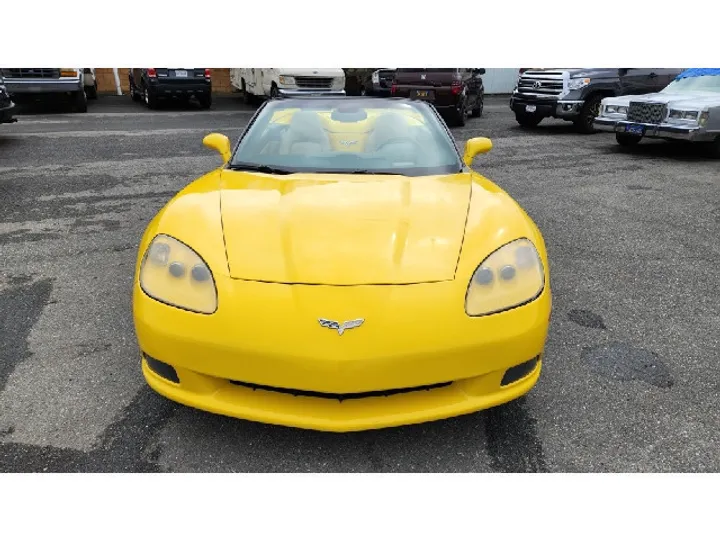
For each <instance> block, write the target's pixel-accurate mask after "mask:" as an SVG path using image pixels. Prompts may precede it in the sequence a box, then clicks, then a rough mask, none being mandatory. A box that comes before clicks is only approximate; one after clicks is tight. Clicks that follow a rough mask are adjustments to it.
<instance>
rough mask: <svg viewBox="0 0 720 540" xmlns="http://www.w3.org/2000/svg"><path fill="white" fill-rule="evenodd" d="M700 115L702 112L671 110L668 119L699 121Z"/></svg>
mask: <svg viewBox="0 0 720 540" xmlns="http://www.w3.org/2000/svg"><path fill="white" fill-rule="evenodd" d="M699 115H700V111H679V110H677V109H670V113H669V114H668V118H670V119H671V120H697V119H698V116H699Z"/></svg>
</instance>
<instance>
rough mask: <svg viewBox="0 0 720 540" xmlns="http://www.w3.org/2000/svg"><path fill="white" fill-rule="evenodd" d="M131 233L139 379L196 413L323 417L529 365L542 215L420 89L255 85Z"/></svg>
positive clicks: (381, 421)
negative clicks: (295, 91)
mask: <svg viewBox="0 0 720 540" xmlns="http://www.w3.org/2000/svg"><path fill="white" fill-rule="evenodd" d="M204 143H205V145H206V146H208V147H210V148H213V149H215V150H217V151H218V152H219V153H220V155H221V156H222V161H223V164H222V166H221V167H220V168H218V169H216V170H214V171H212V172H210V173H208V174H206V175H205V176H202V177H201V178H199V179H197V180H195V181H194V182H192V183H191V184H190V185H188V186H187V187H186V188H185V189H183V190H182V191H181V192H179V193H178V194H177V195H176V196H175V197H174V198H173V199H172V200H171V201H170V202H169V203H168V204H167V205H166V206H165V207H164V208H163V209H162V210H161V211H160V212H159V213H158V215H157V216H156V217H155V218H154V219H153V220H152V222H151V223H150V224H149V226H148V228H147V230H146V232H145V235H144V236H143V238H142V242H141V243H140V249H139V253H138V259H137V267H136V272H135V280H134V292H133V311H134V320H135V328H136V333H137V338H138V343H139V347H140V352H141V356H142V370H143V374H144V376H145V379H146V380H147V382H148V384H149V385H150V386H151V387H152V388H153V389H155V390H156V391H157V392H159V393H160V394H162V395H164V396H166V397H168V398H169V399H172V400H175V401H177V402H180V403H183V404H185V405H188V406H190V407H195V408H198V409H202V410H205V411H210V412H213V413H218V414H222V415H227V416H231V417H236V418H243V419H248V420H254V421H259V422H266V423H271V424H280V425H287V426H295V427H301V428H309V429H317V430H324V431H357V430H365V429H374V428H382V427H389V426H398V425H403V424H413V423H420V422H425V421H430V420H437V419H442V418H448V417H452V416H456V415H461V414H467V413H471V412H474V411H478V410H481V409H486V408H488V407H493V406H496V405H500V404H502V403H505V402H507V401H510V400H513V399H515V398H517V397H519V396H521V395H523V394H525V393H526V392H528V391H529V390H530V389H531V388H532V387H533V386H534V385H535V383H536V381H537V380H538V377H539V375H540V369H541V364H542V359H543V350H544V347H545V340H546V337H547V331H548V326H549V319H550V312H551V296H550V282H549V275H548V260H547V254H546V251H545V244H544V241H543V238H542V236H541V234H540V231H539V230H538V229H537V227H536V226H535V224H534V223H533V222H532V220H531V219H530V218H529V217H528V216H527V214H526V213H525V212H524V211H523V210H522V209H521V208H520V207H519V205H518V204H517V203H516V202H515V201H514V200H513V199H512V198H511V197H510V196H509V195H508V194H507V193H505V192H504V191H503V190H502V189H500V188H499V187H498V186H496V185H495V184H493V183H492V182H490V181H489V180H488V179H486V178H484V177H483V176H481V175H480V174H478V173H476V172H474V171H473V170H471V169H470V166H471V165H472V162H473V158H474V157H475V156H476V155H478V154H480V153H483V152H487V151H489V150H490V149H491V147H492V143H491V142H490V140H488V139H485V138H477V139H471V140H469V141H468V142H467V144H466V146H465V151H464V154H461V153H460V152H459V151H458V148H457V147H456V145H455V142H454V139H453V137H452V135H451V134H450V132H449V130H448V129H447V126H446V125H445V123H444V122H443V120H442V119H441V118H440V117H439V116H438V114H437V113H436V111H435V110H434V109H433V108H432V107H431V106H430V105H428V104H427V103H423V102H420V101H411V100H403V99H372V98H332V97H307V98H292V99H282V100H273V101H269V102H266V103H265V104H263V105H262V106H261V107H260V108H259V109H258V112H257V113H256V114H255V116H253V118H252V119H251V121H250V123H249V125H248V127H247V128H246V129H245V130H244V132H243V135H242V136H241V137H240V141H239V142H238V144H237V146H236V147H235V149H234V151H233V150H231V147H230V141H229V140H228V138H227V137H225V136H224V135H220V134H217V133H215V134H210V135H208V136H207V137H205V140H204Z"/></svg>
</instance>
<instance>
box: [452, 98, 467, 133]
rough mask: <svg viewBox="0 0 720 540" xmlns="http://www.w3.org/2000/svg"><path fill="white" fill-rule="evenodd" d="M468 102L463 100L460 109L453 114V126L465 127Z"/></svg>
mask: <svg viewBox="0 0 720 540" xmlns="http://www.w3.org/2000/svg"><path fill="white" fill-rule="evenodd" d="M467 116H468V111H467V102H466V100H463V101H462V103H461V104H460V109H454V110H453V112H452V116H451V118H452V124H453V125H454V126H456V127H463V126H464V125H465V123H466V122H467Z"/></svg>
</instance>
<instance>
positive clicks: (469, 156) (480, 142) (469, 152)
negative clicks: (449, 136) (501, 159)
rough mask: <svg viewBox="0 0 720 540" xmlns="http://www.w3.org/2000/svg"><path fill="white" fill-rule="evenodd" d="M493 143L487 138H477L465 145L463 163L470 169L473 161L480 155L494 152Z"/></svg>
mask: <svg viewBox="0 0 720 540" xmlns="http://www.w3.org/2000/svg"><path fill="white" fill-rule="evenodd" d="M492 146H493V145H492V141H491V140H490V139H488V138H486V137H477V138H475V139H470V140H469V141H468V142H466V143H465V155H464V156H463V163H465V165H467V166H468V167H470V166H471V165H472V162H473V159H475V156H477V155H478V154H485V153H487V152H489V151H490V150H492Z"/></svg>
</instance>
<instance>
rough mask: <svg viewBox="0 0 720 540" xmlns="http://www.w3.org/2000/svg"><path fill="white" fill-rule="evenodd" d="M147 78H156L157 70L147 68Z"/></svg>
mask: <svg viewBox="0 0 720 540" xmlns="http://www.w3.org/2000/svg"><path fill="white" fill-rule="evenodd" d="M147 72H148V77H157V70H156V69H155V68H147Z"/></svg>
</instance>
